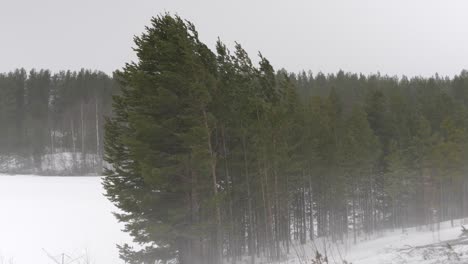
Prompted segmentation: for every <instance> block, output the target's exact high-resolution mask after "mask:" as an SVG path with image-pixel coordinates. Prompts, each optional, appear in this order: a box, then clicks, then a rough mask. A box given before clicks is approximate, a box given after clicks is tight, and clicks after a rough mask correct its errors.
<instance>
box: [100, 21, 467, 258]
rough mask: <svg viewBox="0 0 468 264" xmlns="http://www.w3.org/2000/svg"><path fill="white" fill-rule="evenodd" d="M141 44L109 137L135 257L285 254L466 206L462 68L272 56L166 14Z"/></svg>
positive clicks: (127, 71) (115, 187) (112, 191)
mask: <svg viewBox="0 0 468 264" xmlns="http://www.w3.org/2000/svg"><path fill="white" fill-rule="evenodd" d="M135 43H136V48H135V50H136V53H137V56H138V61H137V62H135V63H131V64H127V66H126V67H125V68H124V69H123V70H122V71H120V72H118V74H117V76H118V79H119V82H120V83H121V85H122V87H123V88H122V93H121V94H120V95H119V96H117V97H115V101H114V117H113V118H112V119H110V120H109V122H107V124H106V137H105V150H106V151H105V159H106V161H107V162H109V164H110V165H111V166H110V167H109V168H108V169H107V170H106V172H105V174H106V175H107V177H106V178H105V188H106V190H107V196H108V197H109V199H110V200H111V201H112V202H114V203H115V204H116V205H117V206H118V207H119V208H120V209H121V210H122V211H123V212H122V213H121V214H119V215H118V218H119V220H120V221H123V222H125V223H126V230H127V231H128V232H129V233H130V234H131V235H132V236H133V237H134V238H135V241H136V242H138V243H140V244H141V245H143V247H142V248H143V249H134V248H132V247H130V246H129V245H124V246H121V247H120V250H121V255H122V258H123V259H125V260H126V261H127V263H154V261H155V260H157V259H160V260H168V259H174V258H176V259H177V260H178V263H183V264H187V263H192V264H201V263H203V264H208V263H213V264H217V263H221V260H222V259H226V260H228V261H230V262H232V263H236V262H239V263H240V261H241V259H242V258H243V257H246V256H249V259H250V263H254V262H255V258H256V257H260V256H263V257H265V258H267V259H269V260H278V259H280V258H281V257H282V256H284V255H285V254H287V253H289V252H290V251H291V250H292V245H291V243H292V241H293V240H295V241H300V242H301V243H306V242H307V241H310V240H313V239H315V238H317V237H322V236H328V237H331V238H332V239H333V240H334V241H340V240H344V239H353V240H354V241H355V242H356V241H357V239H358V238H362V237H365V236H366V235H370V234H372V233H374V232H376V231H378V230H382V229H386V228H406V227H409V226H414V225H419V224H433V223H437V222H440V221H444V220H450V219H454V218H459V217H464V216H467V215H468V203H467V201H468V200H467V198H468V197H467V192H466V190H467V180H468V177H467V176H466V173H467V169H466V166H467V164H468V163H467V143H468V141H467V136H468V130H467V128H468V118H467V117H468V109H467V104H468V74H467V73H466V72H462V74H461V75H459V76H456V77H454V78H452V79H449V78H441V77H438V76H437V75H436V76H434V77H431V78H411V79H408V78H405V77H403V78H396V77H389V76H382V75H378V74H377V75H370V76H364V75H358V74H350V73H344V72H342V71H340V72H338V73H337V74H329V75H324V74H320V73H319V74H317V75H313V74H311V73H300V74H290V73H288V72H286V71H285V70H280V71H274V69H273V67H272V66H271V65H270V63H269V61H268V60H267V59H266V58H265V57H263V56H262V55H261V54H260V57H259V64H258V65H254V64H253V63H252V61H251V60H250V58H249V56H248V54H247V53H246V52H245V50H244V49H243V48H242V47H241V45H239V44H236V45H235V48H234V49H233V51H232V52H230V51H229V49H228V48H227V47H226V46H225V45H224V44H223V43H222V42H220V41H218V43H217V46H216V53H213V52H212V51H211V50H209V49H208V48H207V47H206V46H205V45H204V44H203V43H201V42H200V41H199V39H198V34H197V32H196V30H195V28H194V26H193V25H192V24H190V23H189V22H186V21H183V20H182V19H180V18H179V17H172V16H170V15H167V14H166V15H162V16H159V17H156V18H154V19H153V20H152V24H151V26H150V27H148V28H147V31H146V32H145V33H144V34H143V35H142V36H140V37H137V38H136V39H135ZM242 263H244V262H242Z"/></svg>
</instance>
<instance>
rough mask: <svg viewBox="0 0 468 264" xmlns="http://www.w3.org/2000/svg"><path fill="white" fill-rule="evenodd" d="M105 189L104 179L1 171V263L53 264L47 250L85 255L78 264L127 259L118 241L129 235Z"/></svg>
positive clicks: (70, 254)
mask: <svg viewBox="0 0 468 264" xmlns="http://www.w3.org/2000/svg"><path fill="white" fill-rule="evenodd" d="M103 192H104V190H103V188H102V186H101V178H100V177H42V176H25V175H14V176H9V175H0V212H1V217H0V264H31V263H35V264H49V263H53V261H52V260H51V259H50V258H49V257H48V256H47V255H46V253H45V252H44V249H45V250H46V251H47V252H49V253H50V254H51V255H54V256H58V255H61V254H62V253H65V254H66V255H68V256H69V257H70V258H76V257H80V256H84V257H83V258H82V259H80V261H75V262H73V263H86V262H85V258H86V257H87V258H88V259H89V261H88V262H87V263H95V264H108V263H123V261H121V260H120V259H119V256H118V250H117V248H116V244H121V243H123V242H129V241H130V238H129V237H128V235H127V234H125V233H123V232H122V231H121V229H122V227H123V225H122V224H119V223H117V221H116V219H115V218H114V216H113V215H112V212H113V211H115V210H116V208H115V207H114V206H113V205H112V204H111V203H110V202H109V201H108V200H107V198H106V197H104V196H103ZM85 255H86V256H85ZM65 259H67V257H65ZM65 263H67V261H65Z"/></svg>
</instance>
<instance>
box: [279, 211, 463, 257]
mask: <svg viewBox="0 0 468 264" xmlns="http://www.w3.org/2000/svg"><path fill="white" fill-rule="evenodd" d="M462 223H463V220H455V221H454V227H452V226H451V223H450V222H443V223H441V225H440V231H437V228H436V227H437V226H433V228H432V229H433V231H431V228H430V227H429V226H420V227H416V228H408V229H405V230H404V231H402V230H401V229H400V230H395V231H386V232H382V233H380V234H376V235H374V236H373V237H370V238H367V240H364V241H360V242H358V243H357V244H353V243H352V242H351V241H350V240H351V238H349V240H348V241H346V242H344V243H337V244H334V243H331V242H330V241H329V240H328V239H323V238H320V239H317V240H316V241H315V242H314V243H310V242H309V243H308V244H306V245H303V246H302V245H295V246H294V248H293V252H292V254H290V256H289V257H288V259H287V260H285V261H284V263H289V264H305V263H311V262H312V259H313V258H314V255H315V251H316V250H319V251H320V252H321V253H322V254H323V253H324V252H326V254H327V256H328V261H329V262H328V263H340V264H342V263H343V261H344V260H346V261H347V262H348V263H353V264H393V263H398V264H435V263H449V264H452V263H453V264H461V263H468V236H461V234H462V232H461V228H460V226H461V224H462ZM467 223H468V222H467ZM324 248H326V250H324Z"/></svg>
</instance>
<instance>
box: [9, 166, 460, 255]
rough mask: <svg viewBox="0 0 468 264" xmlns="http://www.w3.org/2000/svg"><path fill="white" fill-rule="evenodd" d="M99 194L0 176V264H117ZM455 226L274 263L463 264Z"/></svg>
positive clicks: (303, 249)
mask: <svg viewBox="0 0 468 264" xmlns="http://www.w3.org/2000/svg"><path fill="white" fill-rule="evenodd" d="M102 194H103V188H102V186H101V178H100V177H42V176H25V175H14V176H9V175H1V174H0V215H1V217H0V264H31V263H34V264H49V263H54V262H53V261H52V260H51V259H50V258H49V257H48V256H47V254H46V252H45V251H47V252H48V253H50V254H51V255H54V256H58V255H60V254H62V253H65V254H66V256H70V257H71V258H74V257H80V256H85V257H88V259H89V260H90V261H88V262H86V260H87V259H86V258H81V259H79V260H78V261H77V262H73V263H76V264H80V263H81V264H83V263H94V264H117V263H123V262H122V261H121V260H120V259H119V257H118V251H117V249H116V244H122V243H124V242H130V241H131V239H130V237H129V236H128V235H127V234H125V233H124V232H122V231H121V229H122V224H119V223H117V221H116V219H115V218H114V216H113V215H112V213H111V212H112V211H116V208H115V207H114V206H113V205H112V204H111V203H110V202H109V201H108V200H107V199H106V198H105V197H104V196H103V195H102ZM467 223H468V222H467ZM460 225H461V220H457V221H455V224H454V227H451V225H450V222H444V223H442V224H441V227H440V232H437V231H436V230H435V231H431V230H430V229H429V227H424V226H422V227H419V228H408V229H406V230H405V232H402V230H401V229H400V230H395V231H386V232H381V233H379V234H375V235H373V236H372V237H370V238H366V239H365V240H364V238H363V237H361V238H360V239H359V240H360V241H359V242H358V243H357V244H356V245H354V244H353V243H352V238H351V237H350V238H349V239H348V240H347V242H345V243H338V244H332V243H330V241H329V240H328V239H323V238H320V239H317V240H316V241H315V243H310V242H309V243H308V244H306V245H298V244H294V246H292V247H291V254H290V255H289V256H288V258H287V259H285V260H284V261H283V262H282V263H285V264H286V263H288V264H310V263H312V259H313V256H314V252H315V249H318V250H320V251H321V252H322V253H323V252H325V250H324V248H326V252H327V255H328V260H329V262H328V263H329V264H332V263H339V264H342V263H343V260H346V261H348V263H353V264H392V263H397V264H435V263H453V264H455V263H456V264H461V263H468V236H467V237H460V234H461V231H460ZM449 245H450V246H449ZM44 250H45V251H44ZM67 259H68V257H65V260H66V261H65V262H66V263H68V261H67ZM68 260H70V259H68ZM245 263H249V262H245ZM256 263H257V264H260V263H266V262H265V261H261V260H257V262H256Z"/></svg>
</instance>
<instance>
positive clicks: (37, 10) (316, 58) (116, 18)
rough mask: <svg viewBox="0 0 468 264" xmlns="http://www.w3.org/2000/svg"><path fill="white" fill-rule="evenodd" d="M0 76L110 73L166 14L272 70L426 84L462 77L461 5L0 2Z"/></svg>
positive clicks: (467, 19) (465, 4) (408, 1)
mask: <svg viewBox="0 0 468 264" xmlns="http://www.w3.org/2000/svg"><path fill="white" fill-rule="evenodd" d="M0 4H1V5H0V72H6V71H9V70H12V69H14V68H17V67H25V68H26V69H31V68H48V69H51V70H53V71H58V70H63V69H72V70H75V69H80V68H90V69H98V70H102V71H105V72H107V73H111V72H112V71H114V70H115V69H118V68H121V67H122V66H123V65H124V63H125V62H128V61H131V60H135V56H134V53H133V51H132V49H131V48H132V47H133V36H134V35H139V34H140V33H141V32H143V30H144V26H145V25H148V24H149V20H150V18H151V17H152V16H155V15H157V14H160V13H162V12H165V11H168V12H171V13H177V14H179V15H180V16H181V17H183V18H186V19H188V20H190V21H192V22H193V23H194V24H195V25H196V26H197V29H198V31H199V34H200V38H201V39H202V41H204V42H205V43H206V44H207V45H208V46H209V47H211V48H213V47H214V44H215V42H216V39H217V38H218V36H219V37H220V38H221V39H222V40H223V41H224V42H225V43H226V44H228V46H231V47H232V44H233V42H234V41H238V42H240V43H241V44H242V45H243V46H244V47H245V49H246V50H247V51H248V52H249V53H250V55H251V57H254V56H256V54H257V52H258V51H261V52H262V54H263V55H265V56H266V57H267V58H268V59H269V60H270V61H271V62H272V64H273V65H274V66H275V67H276V68H282V67H284V68H286V69H287V70H289V71H295V72H297V71H300V70H303V69H305V70H312V71H313V72H314V73H316V72H318V71H322V72H325V73H330V72H336V71H338V70H339V69H343V70H344V71H350V72H362V73H366V74H367V73H371V72H373V73H375V72H381V73H382V74H390V75H402V74H405V75H408V76H414V75H422V76H429V75H432V74H434V73H435V72H438V73H439V74H442V75H453V74H457V73H459V72H460V71H461V70H462V69H468V16H467V14H468V1H464V0H459V1H455V0H446V1H442V0H440V1H432V0H391V1H387V0H386V1H383V0H341V1H337V0H322V1H318V0H304V1H299V0H281V1H277V0H235V1H224V0H205V1H204V0H198V1H195V0H185V1H177V0H73V1H72V0H41V1H37V0H0Z"/></svg>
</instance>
